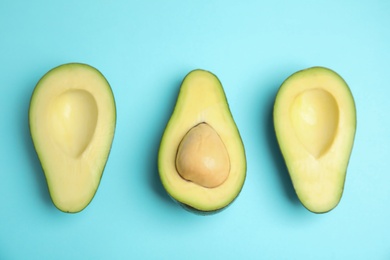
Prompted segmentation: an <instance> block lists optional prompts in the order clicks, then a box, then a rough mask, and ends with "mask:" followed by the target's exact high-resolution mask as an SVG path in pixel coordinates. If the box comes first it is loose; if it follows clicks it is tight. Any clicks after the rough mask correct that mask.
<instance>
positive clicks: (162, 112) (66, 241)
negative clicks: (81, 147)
mask: <svg viewBox="0 0 390 260" xmlns="http://www.w3.org/2000/svg"><path fill="white" fill-rule="evenodd" d="M239 2H240V3H239ZM67 62H84V63H88V64H90V65H92V66H95V67H96V68H98V69H99V70H100V71H101V72H102V73H103V74H104V75H105V76H106V78H107V79H108V81H109V82H110V84H111V86H112V88H113V92H114V95H115V98H116V104H117V112H118V118H117V129H116V135H115V139H114V143H113V147H112V150H111V155H110V158H109V160H108V163H107V167H106V169H105V172H104V175H103V179H102V182H101V185H100V187H99V190H98V192H97V194H96V196H95V198H94V200H93V201H92V203H91V204H90V205H89V206H88V207H87V208H86V209H85V210H84V211H83V212H81V213H78V214H73V215H71V214H65V213H62V212H60V211H58V210H57V209H56V208H55V207H54V206H53V204H52V203H51V200H50V197H49V194H48V191H47V186H46V182H45V178H44V175H43V172H42V169H41V167H40V163H39V160H38V158H37V156H36V153H35V150H34V147H33V145H32V141H31V138H30V133H29V129H28V113H27V112H28V107H29V100H30V96H31V93H32V91H33V88H34V86H35V84H36V82H37V81H38V80H39V78H40V77H41V76H42V75H43V74H44V73H46V72H47V71H48V70H49V69H51V68H52V67H55V66H57V65H60V64H62V63H67ZM315 65H321V66H326V67H329V68H332V69H333V70H335V71H337V72H338V73H339V74H340V75H341V76H342V77H343V78H344V79H345V80H346V81H347V82H348V84H349V85H350V88H351V90H352V92H353V95H354V97H355V101H356V106H357V114H358V129H357V133H356V139H355V145H354V150H353V153H352V157H351V160H350V164H349V168H348V174H347V180H346V186H345V191H344V196H343V198H342V200H341V203H340V204H339V206H338V207H337V208H336V209H334V210H333V211H331V212H330V213H327V214H323V215H315V214H313V213H310V212H309V211H307V210H306V209H305V208H303V206H302V205H301V204H300V203H299V201H298V200H297V197H296V195H295V193H294V190H293V188H292V186H291V182H290V179H289V177H288V173H287V171H286V169H285V166H284V162H283V159H282V157H281V155H280V152H279V149H278V146H277V143H276V140H275V135H274V133H273V124H272V117H271V112H272V106H273V101H274V97H275V94H276V91H277V89H278V87H279V86H280V84H281V83H282V82H283V80H284V79H285V78H286V77H287V76H289V75H290V74H291V73H293V72H295V71H297V70H300V69H303V68H307V67H310V66H315ZM195 68H203V69H207V70H210V71H212V72H214V73H215V74H216V75H217V76H218V77H219V78H220V80H221V81H222V83H223V85H224V87H225V91H226V95H227V98H228V100H229V104H230V108H231V111H232V113H233V116H234V118H235V120H236V123H237V125H238V127H239V129H240V132H241V135H242V139H243V141H244V144H245V147H246V153H247V163H248V170H247V179H246V183H245V186H244V188H243V190H242V193H241V195H240V196H239V197H238V199H237V200H236V201H235V203H234V204H232V205H231V206H230V207H229V208H228V209H227V210H225V211H223V212H221V213H219V214H217V215H214V216H209V217H201V216H197V215H193V214H191V213H188V212H186V211H184V210H183V209H182V208H180V207H179V206H178V205H176V204H175V203H174V202H172V201H171V200H170V199H169V198H168V196H167V195H166V193H165V191H164V189H163V188H162V186H161V184H160V181H159V177H158V172H157V151H158V147H159V142H160V138H161V135H162V133H163V131H164V128H165V124H166V122H167V121H168V119H169V117H170V114H171V112H172V110H173V107H174V105H175V101H176V97H177V93H178V89H179V85H180V82H181V80H182V78H183V77H184V76H185V75H186V74H187V73H188V72H189V71H190V70H192V69H195ZM389 71H390V1H386V0H383V1H372V0H370V1H214V0H212V1H210V0H209V1H206V0H204V1H203V0H201V1H178V0H177V1H173V0H172V1H91V0H87V1H76V0H71V1H45V0H37V1H21V0H12V1H10V0H3V1H1V2H0V79H1V81H0V88H1V94H0V111H1V113H0V126H1V127H0V131H1V136H0V158H1V159H0V207H1V209H0V211H1V214H0V259H390V232H389V231H390V224H389V221H390V188H389V187H390V174H389V158H390V149H389V144H390V116H389V111H390V102H389V95H390V87H389Z"/></svg>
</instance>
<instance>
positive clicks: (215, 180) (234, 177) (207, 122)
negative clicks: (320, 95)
mask: <svg viewBox="0 0 390 260" xmlns="http://www.w3.org/2000/svg"><path fill="white" fill-rule="evenodd" d="M158 169H159V173H160V179H161V182H162V184H163V186H164V188H165V189H166V191H167V192H168V194H169V195H170V196H171V197H172V198H173V199H174V200H175V201H177V202H179V204H180V205H182V206H183V207H184V208H185V209H188V210H190V211H192V212H196V213H200V214H208V213H215V212H219V211H220V210H221V209H223V208H225V207H226V206H228V205H229V204H230V203H231V202H232V201H233V200H234V199H235V198H236V197H237V196H238V194H239V193H240V191H241V189H242V187H243V184H244V181H245V177H246V157H245V150H244V145H243V143H242V140H241V137H240V133H239V131H238V129H237V126H236V124H235V122H234V120H233V117H232V115H231V112H230V109H229V106H228V103H227V100H226V96H225V93H224V90H223V88H222V85H221V83H220V81H219V80H218V78H217V77H216V76H215V75H214V74H212V73H210V72H208V71H204V70H194V71H191V72H190V73H189V74H188V75H187V76H186V77H185V78H184V80H183V82H182V85H181V88H180V93H179V96H178V98H177V103H176V106H175V109H174V111H173V113H172V116H171V118H170V120H169V122H168V124H167V126H166V129H165V132H164V134H163V137H162V140H161V145H160V150H159V154H158Z"/></svg>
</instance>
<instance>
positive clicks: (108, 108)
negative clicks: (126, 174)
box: [29, 63, 116, 213]
mask: <svg viewBox="0 0 390 260" xmlns="http://www.w3.org/2000/svg"><path fill="white" fill-rule="evenodd" d="M29 124H30V132H31V137H32V140H33V143H34V146H35V149H36V151H37V154H38V157H39V160H40V162H41V165H42V168H43V171H44V174H45V177H46V181H47V184H48V188H49V192H50V196H51V198H52V201H53V203H54V205H55V206H56V207H57V208H58V209H59V210H61V211H64V212H71V213H74V212H79V211H81V210H83V209H84V208H85V207H86V206H87V205H88V204H89V203H90V201H91V200H92V198H93V196H94V195H95V193H96V191H97V188H98V186H99V183H100V180H101V177H102V174H103V170H104V167H105V164H106V161H107V159H108V155H109V152H110V149H111V144H112V140H113V137H114V132H115V124H116V108H115V101H114V97H113V93H112V90H111V88H110V85H109V84H108V82H107V80H106V79H105V78H104V76H103V75H102V74H101V73H100V72H99V71H98V70H96V69H95V68H93V67H91V66H89V65H86V64H80V63H70V64H64V65H61V66H58V67H56V68H54V69H52V70H51V71H49V72H48V73H46V74H45V75H44V76H43V77H42V78H41V79H40V81H39V82H38V84H37V85H36V87H35V89H34V92H33V94H32V97H31V102H30V110H29Z"/></svg>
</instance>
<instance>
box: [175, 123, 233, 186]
mask: <svg viewBox="0 0 390 260" xmlns="http://www.w3.org/2000/svg"><path fill="white" fill-rule="evenodd" d="M176 169H177V171H178V173H179V174H180V176H181V177H182V178H183V179H185V180H187V181H191V182H194V183H196V184H198V185H200V186H203V187H206V188H214V187H218V186H220V185H221V184H222V183H223V182H225V180H226V179H227V177H228V175H229V172H230V160H229V155H228V152H227V150H226V147H225V145H224V143H223V141H222V140H221V138H220V136H219V135H218V133H217V132H216V131H215V130H214V129H213V128H212V127H211V126H210V125H208V124H207V123H201V124H198V125H196V126H194V127H193V128H191V129H190V130H189V131H188V133H187V134H186V135H185V136H184V138H183V140H182V141H181V143H180V145H179V147H178V151H177V156H176Z"/></svg>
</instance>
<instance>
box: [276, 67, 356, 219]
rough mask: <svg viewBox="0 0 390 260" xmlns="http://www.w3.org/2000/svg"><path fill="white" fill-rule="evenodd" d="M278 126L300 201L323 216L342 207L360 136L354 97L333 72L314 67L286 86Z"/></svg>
mask: <svg viewBox="0 0 390 260" xmlns="http://www.w3.org/2000/svg"><path fill="white" fill-rule="evenodd" d="M274 126H275V132H276V137H277V139H278V143H279V146H280V150H281V152H282V154H283V157H284V159H285V162H286V165H287V168H288V171H289V174H290V177H291V180H292V183H293V185H294V189H295V191H296V193H297V196H298V198H299V200H300V201H301V202H302V204H303V205H304V206H305V207H306V208H307V209H308V210H310V211H312V212H316V213H323V212H327V211H330V210H331V209H333V208H334V207H336V206H337V204H338V203H339V201H340V199H341V196H342V193H343V189H344V182H345V177H346V171H347V167H348V162H349V158H350V154H351V151H352V147H353V142H354V137H355V130H356V109H355V102H354V99H353V96H352V94H351V91H350V89H349V87H348V86H347V84H346V83H345V81H344V80H343V79H342V78H341V77H340V76H339V75H338V74H337V73H335V72H334V71H332V70H330V69H327V68H323V67H313V68H309V69H306V70H302V71H299V72H297V73H295V74H293V75H291V76H290V77H289V78H288V79H287V80H286V81H284V82H283V84H282V86H281V87H280V89H279V91H278V94H277V96H276V100H275V105H274Z"/></svg>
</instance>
